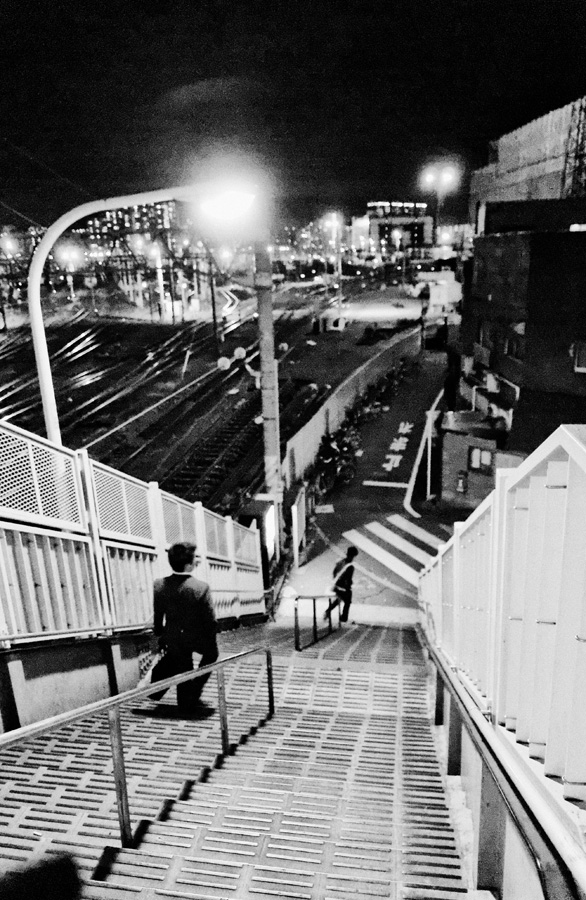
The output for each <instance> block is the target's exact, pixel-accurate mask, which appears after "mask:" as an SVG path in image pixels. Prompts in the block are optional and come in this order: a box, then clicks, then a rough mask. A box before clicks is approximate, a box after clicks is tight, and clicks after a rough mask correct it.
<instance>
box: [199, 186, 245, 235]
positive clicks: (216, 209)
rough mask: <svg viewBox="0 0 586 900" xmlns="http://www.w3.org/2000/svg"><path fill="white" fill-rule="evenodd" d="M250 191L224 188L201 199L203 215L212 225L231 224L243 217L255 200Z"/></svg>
mask: <svg viewBox="0 0 586 900" xmlns="http://www.w3.org/2000/svg"><path fill="white" fill-rule="evenodd" d="M255 196H256V195H255V194H254V193H253V192H252V191H248V190H241V189H237V188H224V189H222V190H220V191H218V192H217V193H214V194H210V195H209V196H208V197H206V198H205V199H204V200H202V201H201V204H200V208H201V211H202V212H203V214H204V216H205V217H206V218H207V219H209V221H210V222H211V223H212V224H214V225H228V226H229V225H233V224H235V223H237V222H240V221H241V220H243V219H245V218H246V217H247V215H248V214H249V213H250V211H251V209H252V206H253V204H254V201H255Z"/></svg>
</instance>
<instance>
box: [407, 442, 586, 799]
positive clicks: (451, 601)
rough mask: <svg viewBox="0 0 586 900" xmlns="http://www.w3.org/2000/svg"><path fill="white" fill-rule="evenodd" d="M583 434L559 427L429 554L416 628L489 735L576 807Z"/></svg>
mask: <svg viewBox="0 0 586 900" xmlns="http://www.w3.org/2000/svg"><path fill="white" fill-rule="evenodd" d="M585 510H586V426H584V425H563V426H561V427H560V428H558V429H557V431H555V432H554V434H552V435H551V436H550V437H549V438H548V439H547V440H546V441H545V442H544V443H543V444H542V445H541V446H540V447H539V448H538V449H537V450H536V451H535V452H534V453H532V454H531V456H529V457H528V458H527V459H526V460H524V462H523V463H522V464H521V465H520V466H519V467H518V468H517V469H513V470H499V471H498V472H497V481H496V488H495V490H494V491H493V493H492V494H491V495H490V496H489V497H487V498H486V500H485V501H484V502H483V503H482V504H481V505H480V506H479V507H478V509H476V510H475V511H474V513H473V514H472V515H471V516H470V517H469V518H468V519H467V520H466V521H465V522H463V523H460V524H458V525H456V527H455V533H454V536H453V538H451V539H450V540H449V541H448V543H447V544H446V545H445V546H444V547H442V548H440V551H439V553H438V555H437V557H435V558H434V560H433V561H432V562H431V563H430V564H429V565H428V566H427V567H426V569H425V570H424V571H423V573H422V575H421V579H420V592H419V597H420V605H421V608H422V616H423V620H424V628H425V630H426V632H427V634H428V636H429V638H430V640H431V641H432V642H433V643H434V644H435V645H436V647H437V648H438V649H439V651H440V653H441V654H443V656H444V657H445V658H446V660H447V662H448V663H449V664H450V665H451V666H452V667H453V668H454V670H455V671H456V672H457V675H458V677H459V679H460V680H461V682H462V683H463V684H464V686H465V688H466V689H467V690H468V692H469V693H470V694H472V696H473V697H474V698H475V699H476V702H477V704H478V705H479V706H480V707H481V708H482V709H483V711H484V712H485V713H486V714H487V715H488V716H489V717H490V719H491V721H492V722H493V723H494V724H495V725H496V726H502V727H503V729H506V730H508V731H510V732H514V737H515V740H516V741H517V742H518V743H519V744H521V745H523V747H524V748H525V747H526V748H527V749H526V752H527V753H528V755H529V757H531V758H533V759H536V760H540V761H541V762H542V763H543V772H544V774H546V775H548V776H552V777H554V778H556V779H559V780H560V781H561V782H562V784H563V796H564V797H566V798H573V799H579V800H585V799H586V753H585V752H584V748H585V747H586V704H585V703H584V695H585V693H586V524H585V514H584V511H585Z"/></svg>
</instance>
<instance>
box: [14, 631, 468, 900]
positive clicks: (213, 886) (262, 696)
mask: <svg viewBox="0 0 586 900" xmlns="http://www.w3.org/2000/svg"><path fill="white" fill-rule="evenodd" d="M265 641H266V642H267V643H268V644H269V645H270V646H271V647H272V649H273V676H274V689H275V715H274V716H273V717H272V718H269V717H267V716H266V709H267V699H266V698H267V685H266V674H265V669H264V664H263V660H262V659H261V658H260V657H258V656H248V657H245V658H243V659H241V660H240V661H239V662H238V663H236V664H234V665H233V666H231V667H229V668H227V669H226V670H225V671H226V697H227V706H228V713H229V729H230V737H231V739H232V740H234V741H236V743H235V744H233V745H231V747H230V752H229V753H227V754H226V753H222V740H221V733H220V722H219V716H218V714H215V715H212V716H210V717H208V718H204V719H199V720H187V719H181V718H178V717H177V712H176V710H175V707H174V705H173V702H172V701H173V699H174V698H173V696H172V694H171V693H170V694H169V699H168V702H165V703H153V702H151V701H150V700H146V701H143V702H141V703H138V704H136V705H135V706H125V707H122V733H123V743H124V750H125V760H126V776H127V780H128V793H129V805H130V812H131V822H132V829H133V846H132V847H131V848H122V847H121V843H120V839H119V831H118V813H117V803H116V794H115V790H114V782H113V774H112V773H113V767H112V758H111V750H110V741H109V734H108V721H107V716H105V715H98V716H93V717H88V718H87V719H84V720H81V721H78V722H76V723H73V724H70V725H68V726H66V727H63V728H61V729H60V730H58V731H55V732H53V733H51V734H49V735H45V736H44V737H42V738H36V739H32V740H29V741H26V742H25V743H22V744H19V745H18V746H13V747H9V748H7V749H4V750H3V751H2V753H1V755H0V762H1V771H0V868H1V870H2V871H3V872H6V871H9V870H11V869H12V868H14V867H15V866H17V865H19V864H21V863H24V862H32V861H34V860H38V859H39V858H46V856H47V855H51V854H55V853H57V852H60V851H64V850H65V851H69V852H71V853H72V854H73V855H74V856H75V859H76V860H77V863H78V865H79V867H80V872H81V875H82V878H83V897H84V898H96V900H98V898H100V900H101V898H105V897H107V898H110V897H111V898H113V900H114V898H124V900H127V898H128V897H130V896H136V897H144V898H154V897H178V898H194V900H195V898H197V900H207V898H226V897H233V898H238V900H241V898H249V897H250V898H251V897H258V896H264V897H267V898H283V897H287V898H296V900H313V898H339V900H346V898H348V900H349V898H356V897H359V898H363V900H370V898H379V897H385V898H389V897H390V898H398V897H402V898H413V900H414V898H420V900H421V898H427V897H434V898H437V900H449V898H457V897H462V896H463V895H465V894H466V884H465V882H464V878H463V874H462V868H461V865H460V859H459V855H458V849H457V843H456V839H455V835H454V831H453V828H452V823H451V820H450V814H449V811H448V808H447V805H446V799H445V796H444V787H443V784H442V779H441V776H440V770H439V765H438V759H437V755H436V748H435V746H434V739H433V734H432V727H431V721H430V704H429V702H428V695H429V680H428V679H429V676H428V671H427V667H426V665H425V659H424V656H423V653H422V651H421V648H420V645H419V643H418V640H417V637H416V635H415V632H414V630H412V629H411V628H401V627H374V626H365V625H356V626H350V627H348V628H347V629H346V630H343V631H339V632H335V633H334V634H333V635H331V636H329V637H326V638H325V639H324V640H322V641H320V642H319V643H318V644H316V645H314V646H313V647H311V648H309V649H308V650H305V651H304V652H303V653H301V654H299V653H297V654H295V653H293V652H292V635H291V629H290V627H289V626H281V625H279V624H271V625H266V626H258V627H256V628H250V629H239V630H238V631H236V632H231V633H225V634H222V635H221V650H222V656H224V657H225V656H227V655H232V654H233V653H235V652H238V651H239V650H241V649H243V646H245V647H246V648H249V647H251V646H255V645H258V644H260V643H263V642H265ZM204 697H205V698H206V699H207V700H208V702H210V703H212V704H215V690H214V679H211V680H210V682H209V683H208V685H207V686H206V690H205V692H204ZM165 699H167V698H165Z"/></svg>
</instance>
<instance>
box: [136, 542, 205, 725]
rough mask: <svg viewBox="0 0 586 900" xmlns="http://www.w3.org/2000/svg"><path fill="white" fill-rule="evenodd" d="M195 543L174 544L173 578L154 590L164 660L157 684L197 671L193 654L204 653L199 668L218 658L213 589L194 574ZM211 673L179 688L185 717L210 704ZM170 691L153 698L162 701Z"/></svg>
mask: <svg viewBox="0 0 586 900" xmlns="http://www.w3.org/2000/svg"><path fill="white" fill-rule="evenodd" d="M195 550H196V548H195V544H189V543H180V544H173V545H172V547H170V548H169V550H168V551H167V555H168V558H169V565H170V566H171V569H172V570H173V571H172V574H171V575H168V576H167V577H166V578H159V579H157V581H155V585H154V613H155V618H154V632H155V635H156V636H157V637H158V638H159V649H160V650H163V651H164V656H163V657H162V658H161V659H160V660H159V662H158V663H157V664H156V666H155V667H154V669H153V674H152V681H153V682H155V681H161V680H162V679H164V678H170V677H171V676H172V675H179V673H180V672H189V671H190V670H191V669H192V668H193V654H194V653H200V654H201V660H200V663H199V668H202V666H208V665H211V663H214V662H215V661H216V660H217V658H218V644H217V639H216V616H215V613H214V606H213V603H212V598H211V595H210V588H209V585H207V584H206V583H205V582H204V581H199V580H198V579H197V578H194V577H193V575H192V574H191V572H192V570H193V567H194V560H195ZM210 674H211V673H209V674H207V675H203V676H202V677H201V678H196V679H194V680H193V681H188V682H185V683H184V684H180V685H178V686H177V706H178V707H179V710H180V711H181V712H183V713H188V714H189V713H193V712H197V711H198V709H201V708H202V707H205V706H206V704H204V703H202V701H201V700H200V696H201V692H202V691H203V689H204V686H205V683H206V681H207V680H208V678H209V677H210ZM164 693H165V692H164V691H162V692H160V693H158V694H152V695H151V697H152V699H153V700H159V699H160V698H161V697H162V696H163V694H164Z"/></svg>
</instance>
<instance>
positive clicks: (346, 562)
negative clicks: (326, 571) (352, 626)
mask: <svg viewBox="0 0 586 900" xmlns="http://www.w3.org/2000/svg"><path fill="white" fill-rule="evenodd" d="M357 556H358V550H357V549H356V547H348V550H347V551H346V556H345V557H344V559H340V560H338V562H337V563H336V565H335V566H334V594H335V595H336V596H335V598H334V599H333V600H331V601H330V604H329V606H328V608H327V610H326V612H325V614H324V619H327V618H328V616H329V615H330V613H331V611H332V610H333V609H335V608H336V606H338V604H341V607H342V612H341V613H340V622H347V621H348V613H349V611H350V604H351V603H352V579H353V577H354V565H353V563H354V560H355V559H356V557H357Z"/></svg>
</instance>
